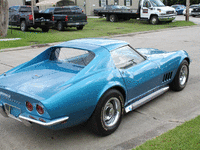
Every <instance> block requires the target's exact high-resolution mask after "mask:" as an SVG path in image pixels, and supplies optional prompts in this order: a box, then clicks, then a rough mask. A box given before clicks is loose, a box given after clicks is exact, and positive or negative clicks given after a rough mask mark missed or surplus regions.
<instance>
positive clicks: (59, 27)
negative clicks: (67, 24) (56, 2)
mask: <svg viewBox="0 0 200 150" xmlns="http://www.w3.org/2000/svg"><path fill="white" fill-rule="evenodd" d="M57 29H58V31H63V30H64V27H63V24H62V22H61V21H59V22H58V24H57Z"/></svg>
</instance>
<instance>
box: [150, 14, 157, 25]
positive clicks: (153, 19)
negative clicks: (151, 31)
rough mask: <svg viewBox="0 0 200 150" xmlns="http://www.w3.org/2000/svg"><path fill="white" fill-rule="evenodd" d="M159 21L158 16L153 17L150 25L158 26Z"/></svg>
mask: <svg viewBox="0 0 200 150" xmlns="http://www.w3.org/2000/svg"><path fill="white" fill-rule="evenodd" d="M158 22H159V20H158V16H152V17H151V19H150V23H151V24H153V25H156V24H158Z"/></svg>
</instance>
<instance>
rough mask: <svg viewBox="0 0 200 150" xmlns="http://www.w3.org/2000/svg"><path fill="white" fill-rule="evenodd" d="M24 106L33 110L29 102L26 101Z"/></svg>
mask: <svg viewBox="0 0 200 150" xmlns="http://www.w3.org/2000/svg"><path fill="white" fill-rule="evenodd" d="M26 108H27V109H28V110H29V111H32V110H33V105H32V104H31V103H30V102H28V101H27V102H26Z"/></svg>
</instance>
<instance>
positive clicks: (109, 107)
mask: <svg viewBox="0 0 200 150" xmlns="http://www.w3.org/2000/svg"><path fill="white" fill-rule="evenodd" d="M120 114H121V103H120V101H119V99H118V98H116V97H114V98H110V99H109V100H108V101H107V103H106V104H105V106H104V108H103V114H102V115H103V118H102V121H103V123H104V125H105V126H106V127H112V126H113V125H115V124H116V123H117V121H118V120H119V118H120Z"/></svg>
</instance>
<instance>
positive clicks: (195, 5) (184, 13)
mask: <svg viewBox="0 0 200 150" xmlns="http://www.w3.org/2000/svg"><path fill="white" fill-rule="evenodd" d="M197 6H199V4H194V5H191V6H190V8H189V15H190V16H191V12H192V10H193V8H194V7H197ZM183 15H184V16H185V15H186V9H184V10H183Z"/></svg>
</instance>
